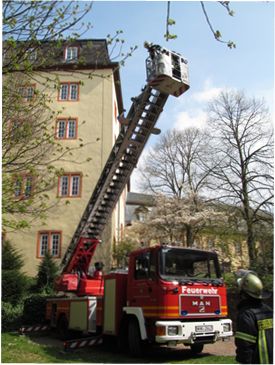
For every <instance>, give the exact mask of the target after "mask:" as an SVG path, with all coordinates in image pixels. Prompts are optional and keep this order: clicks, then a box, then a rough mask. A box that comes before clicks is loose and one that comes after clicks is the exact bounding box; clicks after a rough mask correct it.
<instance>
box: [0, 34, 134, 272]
mask: <svg viewBox="0 0 275 365" xmlns="http://www.w3.org/2000/svg"><path fill="white" fill-rule="evenodd" d="M95 52H97V56H96V55H95ZM59 54H60V57H59V58H58V57H57V59H56V61H55V64H51V65H50V66H49V68H48V69H47V68H46V67H44V68H43V69H42V70H41V71H36V78H35V83H33V82H31V85H32V87H33V88H37V89H38V90H40V91H41V90H43V92H45V93H47V95H48V97H49V99H50V108H51V109H52V110H53V111H54V112H55V115H56V117H55V118H53V120H52V124H51V126H50V128H51V129H52V130H53V131H54V134H55V136H54V137H55V140H56V143H59V144H60V145H61V146H62V148H63V149H65V150H66V148H67V149H68V150H70V154H68V155H66V156H64V158H61V159H58V160H57V161H55V162H54V165H55V167H57V168H60V169H62V173H61V174H60V176H58V178H57V179H56V184H55V186H54V188H53V189H52V190H50V191H49V192H47V194H48V195H49V201H50V202H52V203H53V207H52V208H51V209H49V210H48V211H47V218H46V219H45V222H44V223H43V224H42V222H41V220H34V221H33V222H32V224H31V228H30V229H26V230H24V231H20V232H8V233H7V235H6V237H7V239H8V240H9V241H11V242H12V243H13V245H14V246H15V247H16V248H17V249H18V250H19V251H20V252H21V253H22V255H23V257H24V263H25V265H24V268H23V270H24V271H25V272H26V273H27V274H28V275H30V276H34V275H35V274H36V273H37V268H38V265H39V264H40V262H41V260H42V259H43V257H44V255H45V252H46V251H49V252H50V253H51V255H52V256H53V257H54V258H55V260H56V262H57V263H60V261H61V259H62V257H63V256H64V254H65V252H66V249H67V247H68V245H69V243H70V240H71V238H72V236H73V234H74V232H75V229H76V227H77V225H78V223H79V221H80V219H81V217H82V214H83V211H84V209H85V207H86V205H87V203H88V201H89V199H90V197H91V195H92V192H93V190H94V187H95V185H96V183H97V181H98V178H99V176H100V174H101V171H102V169H103V167H104V165H105V162H106V161H107V159H108V156H109V153H110V151H111V149H112V146H113V144H114V142H115V140H116V137H117V136H118V134H119V130H120V124H119V122H118V120H117V116H118V114H120V113H121V112H122V111H123V103H122V96H121V86H120V76H119V69H118V64H117V63H113V62H111V61H110V60H109V56H108V50H107V44H106V41H105V40H92V41H91V40H80V41H76V42H74V43H73V44H66V43H64V46H63V49H62V50H59ZM80 60H81V61H80ZM45 79H47V87H45V84H44V83H43V80H45ZM57 80H58V87H56V85H57V83H56V82H57ZM53 159H54V158H53ZM126 193H127V192H126V189H125V191H124V192H123V193H122V195H121V198H120V200H119V202H118V203H117V205H116V208H115V209H114V211H113V214H112V218H111V220H110V223H109V224H108V225H107V226H106V229H105V232H104V234H103V237H102V241H103V242H102V244H101V245H100V246H99V247H98V249H97V252H96V255H95V259H100V260H102V261H103V262H104V263H105V268H106V269H108V268H109V267H111V265H112V257H111V256H112V245H113V244H114V242H117V241H118V240H119V239H120V238H121V235H122V234H123V230H124V221H125V217H124V214H125V213H124V212H125V209H124V207H125V200H126Z"/></svg>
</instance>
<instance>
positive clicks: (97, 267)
mask: <svg viewBox="0 0 275 365" xmlns="http://www.w3.org/2000/svg"><path fill="white" fill-rule="evenodd" d="M103 267H104V264H103V262H101V261H99V262H96V263H95V271H94V279H99V280H101V279H102V270H103Z"/></svg>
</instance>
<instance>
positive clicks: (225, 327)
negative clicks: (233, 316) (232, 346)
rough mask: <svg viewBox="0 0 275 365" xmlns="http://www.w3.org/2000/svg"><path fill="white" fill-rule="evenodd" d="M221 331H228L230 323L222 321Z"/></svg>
mask: <svg viewBox="0 0 275 365" xmlns="http://www.w3.org/2000/svg"><path fill="white" fill-rule="evenodd" d="M222 327H223V332H230V331H231V324H230V323H223V325H222Z"/></svg>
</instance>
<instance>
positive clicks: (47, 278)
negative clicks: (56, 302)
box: [36, 252, 58, 294]
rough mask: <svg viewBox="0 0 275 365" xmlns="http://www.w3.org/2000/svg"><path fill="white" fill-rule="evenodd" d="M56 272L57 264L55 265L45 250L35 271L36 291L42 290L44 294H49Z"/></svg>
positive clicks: (52, 290) (51, 290) (51, 291)
mask: <svg viewBox="0 0 275 365" xmlns="http://www.w3.org/2000/svg"><path fill="white" fill-rule="evenodd" d="M57 272H58V266H57V265H56V263H55V261H54V259H53V258H52V256H51V255H50V254H49V253H48V252H46V254H45V256H44V258H43V259H42V261H41V263H40V265H39V267H38V273H37V284H36V287H37V289H38V291H41V292H44V293H46V294H51V293H53V292H54V289H53V284H54V279H55V278H56V275H57Z"/></svg>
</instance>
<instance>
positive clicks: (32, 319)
mask: <svg viewBox="0 0 275 365" xmlns="http://www.w3.org/2000/svg"><path fill="white" fill-rule="evenodd" d="M46 298H47V296H45V295H41V294H34V295H32V296H30V297H29V298H27V299H26V300H25V301H24V308H23V316H22V321H23V323H24V325H32V324H39V323H43V322H44V321H45V314H46Z"/></svg>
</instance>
